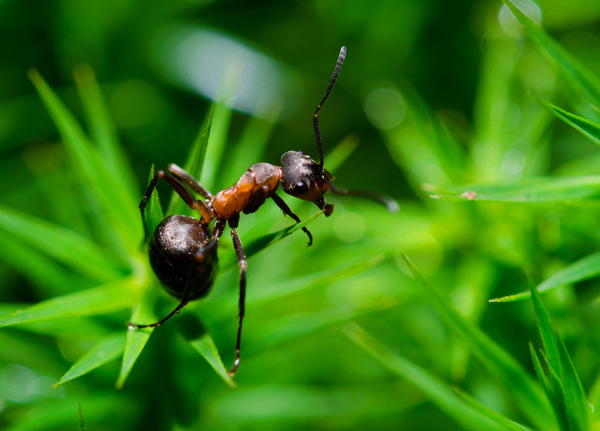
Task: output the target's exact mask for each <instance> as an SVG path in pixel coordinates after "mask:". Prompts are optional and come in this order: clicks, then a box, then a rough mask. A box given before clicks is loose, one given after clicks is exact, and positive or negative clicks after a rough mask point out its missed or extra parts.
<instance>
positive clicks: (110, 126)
mask: <svg viewBox="0 0 600 431" xmlns="http://www.w3.org/2000/svg"><path fill="white" fill-rule="evenodd" d="M74 77H75V84H76V85H77V90H79V95H80V98H81V100H82V102H83V107H84V108H85V113H86V119H87V122H88V125H89V129H90V131H91V135H92V137H93V140H94V142H96V144H97V145H98V149H99V153H100V156H101V157H102V158H103V160H104V163H105V164H106V167H107V170H108V172H109V173H110V174H111V175H112V176H113V178H114V180H115V181H116V182H118V183H119V187H121V188H122V190H123V191H126V192H127V193H128V195H129V198H130V200H131V201H132V202H133V201H135V195H136V193H137V187H136V185H137V181H136V180H135V176H134V174H133V171H132V170H131V165H130V164H129V162H128V160H127V156H126V155H125V152H124V151H123V147H122V146H121V144H120V142H119V138H118V134H117V127H116V126H115V124H114V122H113V121H112V118H111V115H110V113H109V110H108V106H106V103H105V101H104V98H103V97H102V92H101V91H100V86H99V85H98V81H97V80H96V75H95V74H94V70H93V69H92V68H91V67H90V65H89V64H81V65H79V66H78V67H77V68H76V69H75V73H74Z"/></svg>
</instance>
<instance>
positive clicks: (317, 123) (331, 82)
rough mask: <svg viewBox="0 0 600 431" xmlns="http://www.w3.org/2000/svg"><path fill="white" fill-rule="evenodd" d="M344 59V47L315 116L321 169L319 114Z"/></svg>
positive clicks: (321, 148)
mask: <svg viewBox="0 0 600 431" xmlns="http://www.w3.org/2000/svg"><path fill="white" fill-rule="evenodd" d="M344 58H346V47H345V46H342V49H341V50H340V56H339V57H338V61H337V63H336V64H335V70H334V71H333V76H332V77H331V81H330V82H329V87H327V91H325V95H324V96H323V100H321V103H319V106H317V109H316V111H315V114H314V115H313V127H314V128H315V136H316V137H317V146H318V147H319V157H320V160H321V167H323V146H322V144H321V130H320V129H319V117H317V113H318V112H319V111H320V110H321V108H322V107H323V104H324V103H325V101H326V100H327V97H329V93H331V89H332V88H333V84H335V81H336V80H337V77H338V75H339V74H340V70H341V69H342V64H343V63H344Z"/></svg>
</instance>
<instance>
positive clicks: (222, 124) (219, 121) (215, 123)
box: [200, 101, 232, 190]
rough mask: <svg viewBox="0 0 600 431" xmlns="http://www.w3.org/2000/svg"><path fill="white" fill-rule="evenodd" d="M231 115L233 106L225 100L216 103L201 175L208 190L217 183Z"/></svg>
mask: <svg viewBox="0 0 600 431" xmlns="http://www.w3.org/2000/svg"><path fill="white" fill-rule="evenodd" d="M231 115H232V111H231V108H229V107H228V106H227V104H226V103H225V102H224V101H219V102H217V103H216V104H215V108H214V114H213V116H212V126H211V132H210V145H208V146H207V149H206V154H205V157H204V165H203V167H202V175H201V176H200V178H201V183H202V185H203V186H204V187H206V188H207V189H208V190H212V189H213V187H214V186H216V185H217V178H218V176H219V168H220V166H221V160H222V157H223V152H224V151H225V146H226V143H227V133H228V131H229V123H230V122H231Z"/></svg>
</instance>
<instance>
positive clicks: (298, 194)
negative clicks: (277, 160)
mask: <svg viewBox="0 0 600 431" xmlns="http://www.w3.org/2000/svg"><path fill="white" fill-rule="evenodd" d="M281 171H282V172H281V186H282V188H283V191H284V192H286V193H287V194H289V195H292V196H294V197H295V198H298V199H302V200H304V201H309V202H314V203H315V204H316V205H317V206H318V207H319V208H321V209H322V210H324V211H325V215H326V216H329V215H331V213H332V212H333V204H326V203H325V200H324V199H323V195H324V194H325V193H326V192H327V191H328V190H329V184H328V182H329V181H330V180H331V179H332V177H331V174H330V173H329V172H327V171H326V170H325V169H323V166H321V165H320V164H319V163H317V162H315V161H314V160H313V159H311V158H310V157H309V156H307V155H306V154H304V153H303V152H301V151H288V152H287V153H285V154H284V155H283V156H282V157H281ZM328 180H329V181H328Z"/></svg>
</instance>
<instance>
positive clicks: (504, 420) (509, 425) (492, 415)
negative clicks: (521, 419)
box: [452, 388, 533, 431]
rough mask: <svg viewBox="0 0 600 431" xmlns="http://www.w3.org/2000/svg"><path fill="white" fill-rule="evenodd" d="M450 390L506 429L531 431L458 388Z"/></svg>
mask: <svg viewBox="0 0 600 431" xmlns="http://www.w3.org/2000/svg"><path fill="white" fill-rule="evenodd" d="M452 391H453V392H454V393H455V394H456V395H458V397H459V398H460V399H461V400H462V401H463V402H464V403H465V404H466V405H468V406H469V407H471V408H472V409H473V410H475V411H477V412H479V413H480V414H481V415H482V416H485V417H487V418H489V419H491V420H493V421H494V422H496V423H498V424H500V425H503V426H505V427H506V428H508V429H511V430H514V431H533V430H532V429H531V428H529V427H526V426H524V425H521V424H519V423H517V422H514V421H511V420H510V419H508V418H505V417H504V416H502V415H501V414H500V413H498V412H495V411H494V410H492V409H489V408H487V407H486V406H484V405H483V404H481V403H480V402H479V401H477V400H476V399H474V398H473V397H472V396H471V395H469V394H467V393H465V392H463V391H461V390H460V389H458V388H452Z"/></svg>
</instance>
